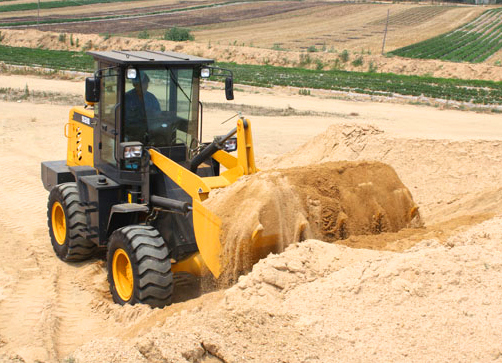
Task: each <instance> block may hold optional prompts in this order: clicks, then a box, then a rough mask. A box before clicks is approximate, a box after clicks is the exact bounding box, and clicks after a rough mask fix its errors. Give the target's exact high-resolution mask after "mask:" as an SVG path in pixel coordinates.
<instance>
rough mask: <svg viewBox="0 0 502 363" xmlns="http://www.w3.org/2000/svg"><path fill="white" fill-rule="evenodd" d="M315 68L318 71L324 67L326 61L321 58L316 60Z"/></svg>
mask: <svg viewBox="0 0 502 363" xmlns="http://www.w3.org/2000/svg"><path fill="white" fill-rule="evenodd" d="M314 62H315V69H317V70H318V71H320V70H322V69H324V63H323V62H322V61H321V60H320V59H316V60H315V61H314Z"/></svg>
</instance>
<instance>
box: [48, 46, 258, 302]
mask: <svg viewBox="0 0 502 363" xmlns="http://www.w3.org/2000/svg"><path fill="white" fill-rule="evenodd" d="M89 54H91V55H92V56H93V57H94V59H95V61H96V71H95V73H94V77H90V78H87V79H86V90H85V98H86V106H84V107H74V108H72V109H71V111H70V116H69V122H68V123H67V124H66V125H65V128H64V134H65V136H66V137H67V138H68V149H67V159H66V160H61V161H46V162H43V163H42V181H43V184H44V187H45V188H46V189H47V190H48V191H49V192H50V193H49V201H48V211H47V215H48V226H49V234H50V237H51V242H52V246H53V248H54V251H55V252H56V255H57V256H58V257H59V258H60V259H61V260H63V261H81V260H85V259H88V258H91V257H92V256H93V255H94V254H95V253H96V252H97V251H99V250H103V251H104V250H106V251H107V267H108V280H109V283H110V291H111V294H112V296H113V300H114V301H115V302H117V303H119V304H136V303H145V304H149V305H151V306H152V307H163V306H165V305H169V304H170V303H171V296H172V292H173V273H176V272H188V273H191V274H195V275H199V276H202V275H204V274H208V273H212V274H213V275H214V276H215V277H218V276H219V275H220V273H221V268H220V262H219V255H220V250H221V245H220V241H219V233H220V225H221V222H220V220H219V219H218V217H217V216H215V215H213V214H212V213H211V212H210V211H209V210H207V209H206V208H205V207H204V206H203V205H202V203H201V202H202V201H204V200H205V199H206V198H207V197H208V194H209V192H210V191H211V190H212V189H215V188H221V187H225V186H228V185H230V184H232V183H233V182H235V181H236V180H237V179H238V178H239V177H241V176H243V175H248V174H252V173H255V172H256V167H255V164H254V154H253V143H252V138H251V124H250V122H249V121H248V120H245V119H242V118H241V119H239V120H238V121H237V126H236V127H235V128H234V129H233V130H231V131H230V132H229V133H228V134H227V135H225V136H221V137H216V138H215V139H214V141H213V142H212V143H206V144H204V143H201V142H200V140H201V132H202V103H200V101H199V86H200V80H201V78H205V77H210V76H215V77H218V76H219V77H225V93H226V98H227V99H229V100H230V99H233V78H232V73H231V72H230V71H228V70H225V69H221V68H217V67H213V66H212V65H211V64H212V63H213V61H212V60H210V59H204V58H200V57H194V56H190V55H186V54H181V53H174V52H156V51H105V52H89ZM235 135H236V137H235ZM234 149H237V157H235V156H233V155H231V154H230V153H229V151H234ZM220 166H222V167H224V171H222V172H221V173H220ZM222 170H223V169H222Z"/></svg>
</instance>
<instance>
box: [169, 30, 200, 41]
mask: <svg viewBox="0 0 502 363" xmlns="http://www.w3.org/2000/svg"><path fill="white" fill-rule="evenodd" d="M164 39H165V40H172V41H175V42H183V41H186V40H194V36H193V35H192V34H190V29H185V28H177V27H174V28H171V29H169V30H166V32H165V33H164Z"/></svg>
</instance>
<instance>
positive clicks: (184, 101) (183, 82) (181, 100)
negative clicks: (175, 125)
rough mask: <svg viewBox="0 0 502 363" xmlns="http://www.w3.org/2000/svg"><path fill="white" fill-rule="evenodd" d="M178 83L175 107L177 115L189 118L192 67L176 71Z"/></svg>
mask: <svg viewBox="0 0 502 363" xmlns="http://www.w3.org/2000/svg"><path fill="white" fill-rule="evenodd" d="M176 73H177V76H178V83H179V85H180V89H178V105H177V107H176V113H177V116H178V117H180V118H182V119H185V120H190V111H191V110H190V106H191V104H192V78H193V70H192V69H180V70H178V71H177V72H176Z"/></svg>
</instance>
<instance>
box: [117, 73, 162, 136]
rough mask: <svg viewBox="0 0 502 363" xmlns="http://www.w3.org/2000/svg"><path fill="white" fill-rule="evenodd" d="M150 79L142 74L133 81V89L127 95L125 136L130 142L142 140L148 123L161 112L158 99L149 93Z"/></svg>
mask: <svg viewBox="0 0 502 363" xmlns="http://www.w3.org/2000/svg"><path fill="white" fill-rule="evenodd" d="M149 83H150V77H148V75H147V74H146V73H143V72H141V76H140V77H136V78H134V79H133V80H132V85H133V87H134V88H133V89H132V90H130V91H128V92H126V94H125V121H126V124H125V129H126V130H125V131H126V132H125V135H126V138H127V139H128V140H134V139H137V140H142V138H143V136H144V134H145V133H146V132H147V129H148V127H147V122H148V120H152V119H153V118H154V117H155V115H157V114H158V113H159V112H160V104H159V101H158V100H157V98H156V97H155V96H154V95H153V94H152V93H150V92H148V84H149Z"/></svg>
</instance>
